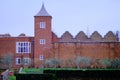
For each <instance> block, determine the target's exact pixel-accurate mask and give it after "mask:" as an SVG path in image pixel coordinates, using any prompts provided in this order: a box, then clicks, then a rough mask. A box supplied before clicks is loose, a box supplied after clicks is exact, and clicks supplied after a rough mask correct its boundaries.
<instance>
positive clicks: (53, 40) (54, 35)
mask: <svg viewBox="0 0 120 80" xmlns="http://www.w3.org/2000/svg"><path fill="white" fill-rule="evenodd" d="M58 40H59V39H58V36H57V35H56V34H55V33H54V32H52V42H53V43H54V42H58Z"/></svg>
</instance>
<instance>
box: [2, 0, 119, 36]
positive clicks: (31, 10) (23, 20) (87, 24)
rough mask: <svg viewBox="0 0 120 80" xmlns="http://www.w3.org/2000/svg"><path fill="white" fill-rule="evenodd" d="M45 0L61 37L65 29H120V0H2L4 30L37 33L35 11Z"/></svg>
mask: <svg viewBox="0 0 120 80" xmlns="http://www.w3.org/2000/svg"><path fill="white" fill-rule="evenodd" d="M43 2H44V5H45V8H46V10H47V11H48V13H49V14H50V15H51V16H52V17H53V18H52V30H53V32H55V33H56V34H57V35H58V36H59V37H60V36H61V35H62V34H63V33H64V32H65V31H69V32H70V33H71V34H72V35H73V36H75V35H76V34H77V33H78V32H79V31H84V32H85V33H87V34H88V35H91V34H92V33H93V32H94V31H98V32H99V33H101V34H102V36H104V35H105V34H106V33H107V32H108V31H109V30H111V31H113V32H116V31H120V0H0V34H5V33H9V34H11V35H12V36H18V35H19V34H20V33H25V34H26V35H28V36H34V15H36V14H37V13H38V12H39V10H40V9H41V6H42V3H43Z"/></svg>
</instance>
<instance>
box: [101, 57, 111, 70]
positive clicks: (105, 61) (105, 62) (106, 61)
mask: <svg viewBox="0 0 120 80" xmlns="http://www.w3.org/2000/svg"><path fill="white" fill-rule="evenodd" d="M99 63H100V64H101V65H102V67H103V68H108V67H110V66H111V60H110V59H108V58H106V59H101V60H99Z"/></svg>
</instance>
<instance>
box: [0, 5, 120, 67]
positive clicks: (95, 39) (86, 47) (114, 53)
mask: <svg viewBox="0 0 120 80" xmlns="http://www.w3.org/2000/svg"><path fill="white" fill-rule="evenodd" d="M40 22H45V28H40ZM51 28H52V16H50V15H49V14H48V13H47V12H46V11H45V8H44V6H42V9H41V10H40V12H39V13H38V14H37V15H35V16H34V32H35V33H34V35H35V36H34V37H28V36H25V34H20V35H19V36H18V37H12V36H10V35H9V34H3V35H2V34H1V35H0V56H2V55H3V54H8V53H12V54H14V66H15V67H20V66H21V65H17V64H16V58H21V57H28V58H30V59H31V61H32V62H31V63H32V65H34V66H35V67H41V65H42V64H44V62H45V61H46V60H47V59H51V58H59V59H61V60H63V61H66V60H73V59H75V58H76V57H77V56H83V57H88V58H92V59H103V58H110V59H113V58H116V57H118V58H120V54H119V53H120V42H119V40H118V36H117V35H116V34H114V33H113V32H112V31H109V32H108V33H106V35H105V36H104V37H102V36H101V35H100V34H99V33H98V32H97V31H95V32H93V33H92V34H91V36H90V37H88V36H87V35H86V34H85V33H84V32H83V31H80V32H79V33H78V34H77V35H76V36H75V37H73V36H72V35H71V33H69V32H68V31H66V32H65V33H64V34H63V35H62V36H61V37H57V35H56V34H55V33H54V32H52V30H51ZM40 39H44V40H45V42H44V44H40ZM16 42H30V43H31V45H30V48H31V49H30V50H31V51H30V53H28V54H18V53H17V52H16ZM40 56H41V58H42V57H43V60H41V59H40ZM26 66H29V65H26Z"/></svg>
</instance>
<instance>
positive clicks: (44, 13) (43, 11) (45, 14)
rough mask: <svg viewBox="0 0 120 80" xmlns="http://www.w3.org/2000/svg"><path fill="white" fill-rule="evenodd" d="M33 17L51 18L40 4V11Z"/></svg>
mask: <svg viewBox="0 0 120 80" xmlns="http://www.w3.org/2000/svg"><path fill="white" fill-rule="evenodd" d="M35 16H51V15H50V14H49V13H48V12H47V10H46V9H45V7H44V4H42V8H41V10H40V11H39V12H38V13H37V14H36V15H35Z"/></svg>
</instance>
